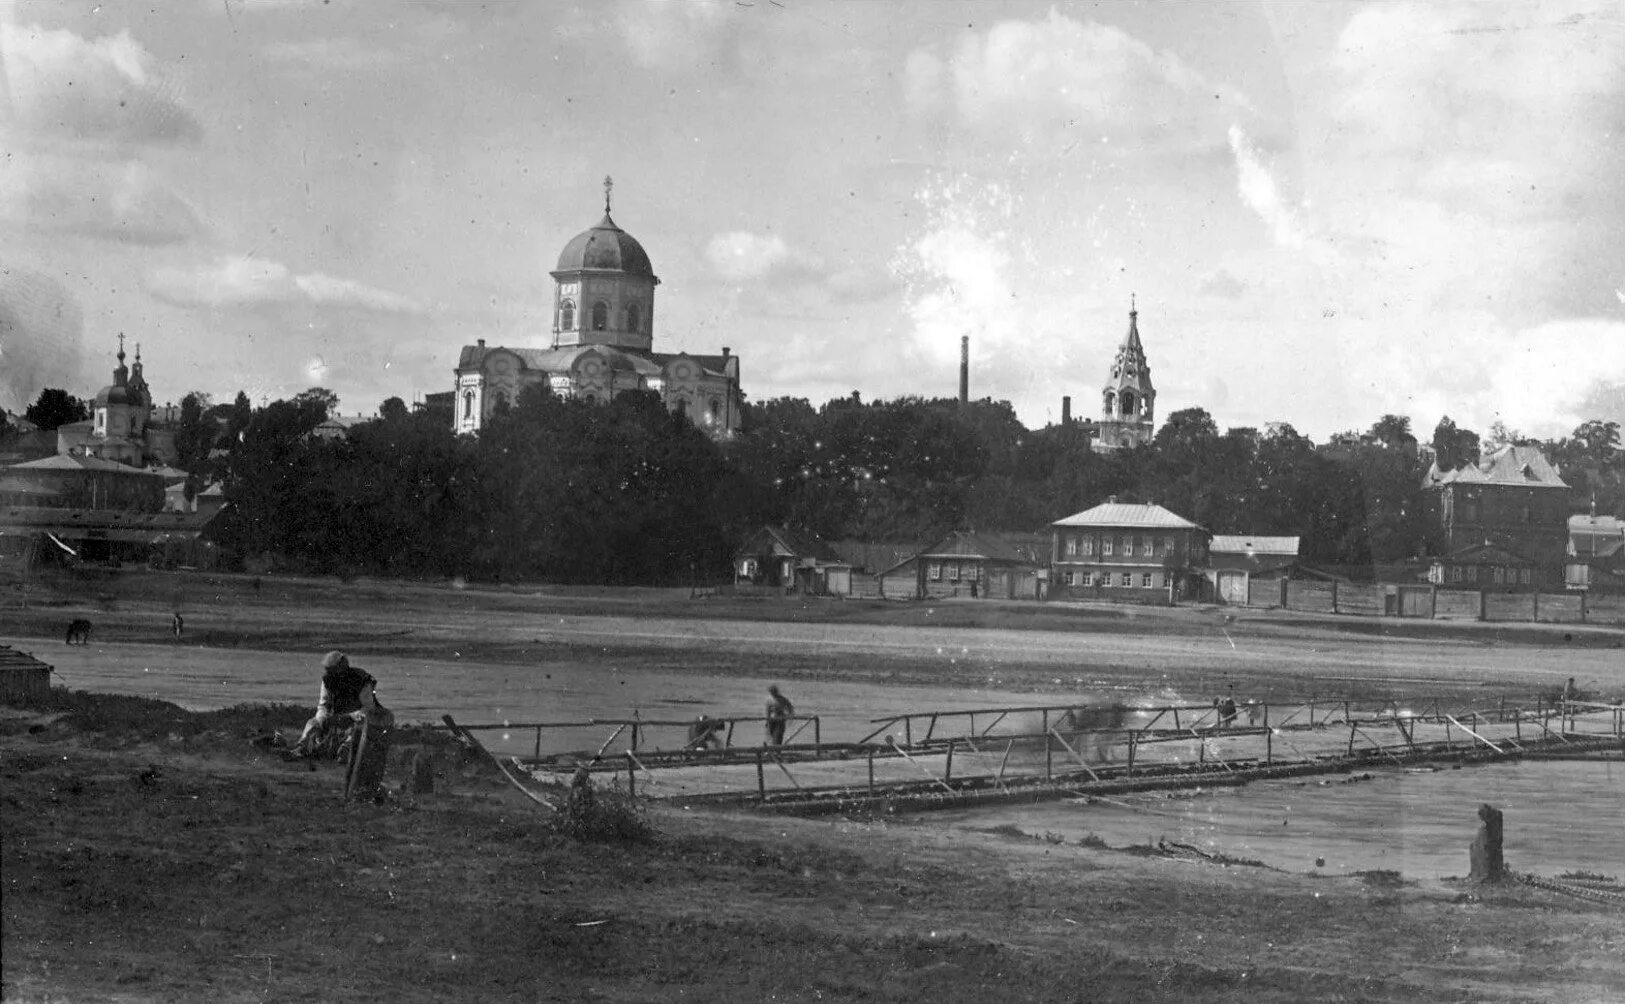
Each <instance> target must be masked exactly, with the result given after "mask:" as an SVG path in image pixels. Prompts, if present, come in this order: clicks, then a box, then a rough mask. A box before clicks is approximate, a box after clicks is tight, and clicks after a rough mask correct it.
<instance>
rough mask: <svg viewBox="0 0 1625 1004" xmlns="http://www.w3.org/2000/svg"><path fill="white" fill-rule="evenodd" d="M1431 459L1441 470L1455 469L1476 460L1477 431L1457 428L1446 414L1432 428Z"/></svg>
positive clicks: (1473, 462)
mask: <svg viewBox="0 0 1625 1004" xmlns="http://www.w3.org/2000/svg"><path fill="white" fill-rule="evenodd" d="M1433 459H1434V462H1435V463H1437V464H1438V465H1439V470H1441V471H1456V470H1460V469H1461V468H1463V467H1465V466H1467V465H1468V464H1475V463H1477V462H1478V433H1476V432H1474V431H1472V430H1471V429H1458V428H1456V423H1455V422H1453V421H1451V420H1450V416H1449V415H1446V416H1444V417H1443V418H1441V419H1439V424H1438V425H1437V426H1435V427H1434V429H1433Z"/></svg>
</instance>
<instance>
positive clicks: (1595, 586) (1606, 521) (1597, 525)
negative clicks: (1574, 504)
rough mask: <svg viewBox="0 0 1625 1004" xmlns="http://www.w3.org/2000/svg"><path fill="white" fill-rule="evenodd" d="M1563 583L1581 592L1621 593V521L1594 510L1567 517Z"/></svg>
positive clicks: (1624, 542)
mask: <svg viewBox="0 0 1625 1004" xmlns="http://www.w3.org/2000/svg"><path fill="white" fill-rule="evenodd" d="M1563 584H1564V586H1566V587H1567V588H1569V589H1573V590H1576V591H1582V592H1597V593H1620V592H1625V520H1622V519H1620V518H1619V517H1617V516H1598V515H1597V514H1596V513H1595V512H1592V513H1591V514H1590V515H1585V516H1570V517H1569V546H1568V555H1567V560H1565V561H1564V563H1563Z"/></svg>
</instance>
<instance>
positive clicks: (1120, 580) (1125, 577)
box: [1117, 572, 1134, 589]
mask: <svg viewBox="0 0 1625 1004" xmlns="http://www.w3.org/2000/svg"><path fill="white" fill-rule="evenodd" d="M1117 584H1118V585H1120V586H1122V587H1123V588H1125V589H1126V588H1128V587H1129V586H1132V585H1134V573H1133V572H1124V573H1122V574H1121V575H1119V576H1118V577H1117Z"/></svg>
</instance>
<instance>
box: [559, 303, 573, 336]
mask: <svg viewBox="0 0 1625 1004" xmlns="http://www.w3.org/2000/svg"><path fill="white" fill-rule="evenodd" d="M575 326H576V302H575V301H574V300H564V301H562V302H561V303H560V304H559V330H560V331H573V330H575Z"/></svg>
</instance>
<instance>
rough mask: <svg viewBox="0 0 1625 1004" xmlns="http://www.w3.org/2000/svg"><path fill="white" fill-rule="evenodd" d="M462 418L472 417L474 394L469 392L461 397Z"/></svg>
mask: <svg viewBox="0 0 1625 1004" xmlns="http://www.w3.org/2000/svg"><path fill="white" fill-rule="evenodd" d="M463 417H464V418H473V417H474V392H473V391H469V392H468V393H466V394H464V395H463Z"/></svg>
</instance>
